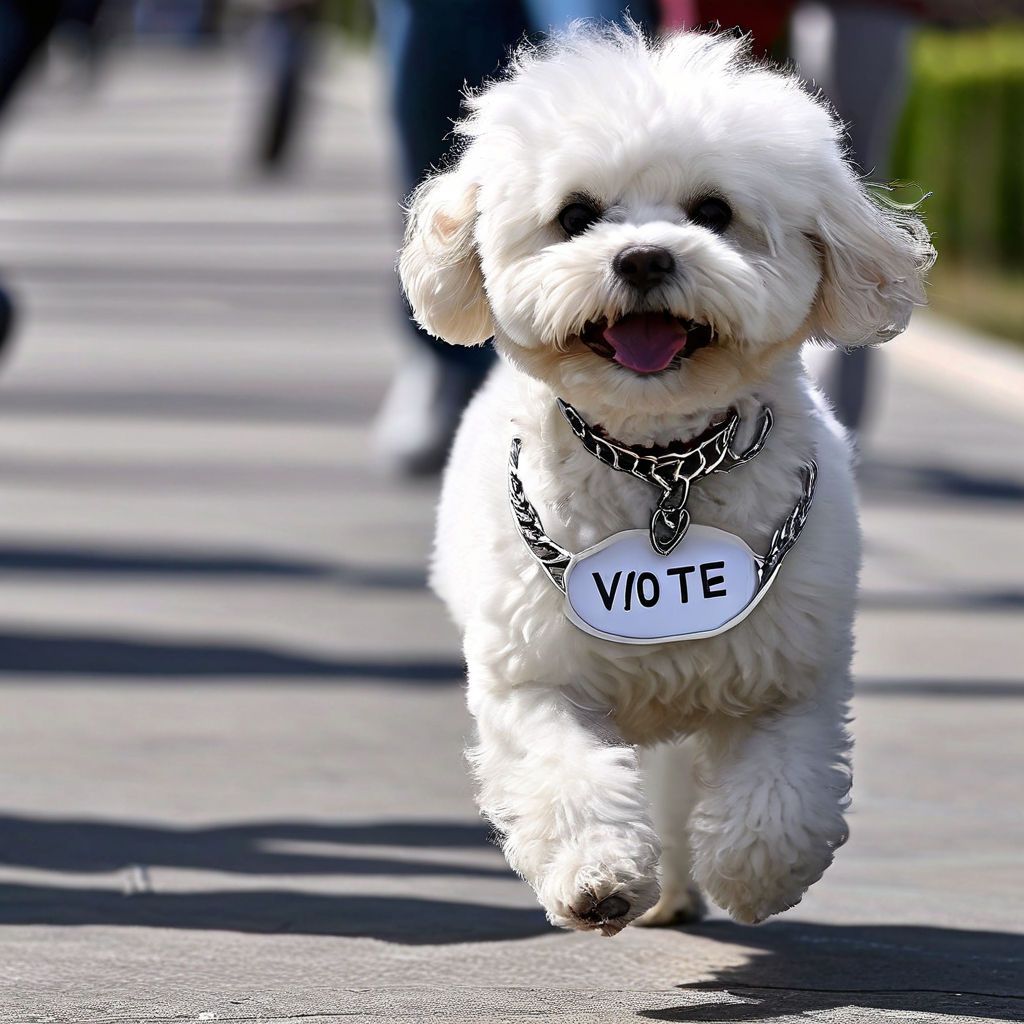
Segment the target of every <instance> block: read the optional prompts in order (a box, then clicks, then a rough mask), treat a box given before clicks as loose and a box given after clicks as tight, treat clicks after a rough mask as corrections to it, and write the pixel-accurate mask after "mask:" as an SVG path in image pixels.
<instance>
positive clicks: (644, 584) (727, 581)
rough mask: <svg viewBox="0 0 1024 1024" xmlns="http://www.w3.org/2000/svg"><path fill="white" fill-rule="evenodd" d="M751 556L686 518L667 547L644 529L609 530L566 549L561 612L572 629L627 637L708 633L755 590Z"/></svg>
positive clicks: (732, 621) (726, 623)
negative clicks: (684, 528)
mask: <svg viewBox="0 0 1024 1024" xmlns="http://www.w3.org/2000/svg"><path fill="white" fill-rule="evenodd" d="M758 567H759V560H758V558H757V556H755V555H754V553H753V551H751V550H750V548H749V547H747V545H746V544H745V543H744V542H743V541H742V540H740V538H739V537H736V536H734V535H733V534H731V533H726V532H725V531H724V530H718V529H716V528H715V527H713V526H698V525H691V526H690V528H689V530H688V532H687V533H686V536H685V537H684V538H683V540H682V541H681V542H680V543H679V544H678V546H677V547H676V548H675V549H674V550H673V551H672V553H671V554H670V555H660V554H658V552H656V551H655V550H654V549H653V548H652V547H651V542H650V536H649V533H648V531H647V530H626V531H624V532H623V533H616V534H614V535H613V536H611V537H609V538H608V539H607V540H604V541H602V542H601V543H600V544H595V545H594V546H593V547H591V548H587V549H586V550H585V551H581V552H580V553H579V554H577V555H573V558H572V561H571V562H570V563H569V566H568V568H567V569H566V572H565V594H566V614H567V615H568V616H569V618H570V619H571V620H572V622H573V623H575V624H576V625H577V626H579V628H580V629H582V630H584V631H585V632H587V633H590V634H592V635H593V636H598V637H602V638H603V639H605V640H614V641H617V642H619V643H627V644H651V643H665V642H666V641H671V640H697V639H700V638H702V637H709V636H715V635H716V634H718V633H723V632H725V630H727V629H730V628H731V627H732V626H734V625H736V624H737V623H738V622H740V621H742V620H743V619H744V618H746V616H747V615H748V614H749V613H750V612H751V611H752V610H753V609H754V607H755V606H756V605H757V603H758V601H759V600H760V598H761V597H762V596H763V595H764V593H765V591H766V590H767V589H768V588H767V587H764V588H762V589H761V590H758Z"/></svg>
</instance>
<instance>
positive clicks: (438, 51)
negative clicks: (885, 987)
mask: <svg viewBox="0 0 1024 1024" xmlns="http://www.w3.org/2000/svg"><path fill="white" fill-rule="evenodd" d="M627 11H628V14H629V16H630V17H632V18H633V19H634V20H635V21H637V22H639V23H640V24H641V25H643V26H644V27H645V28H647V29H648V30H650V31H653V30H654V29H655V28H656V24H657V18H656V10H655V3H654V0H632V2H631V3H629V4H628V8H627V6H626V5H625V4H623V3H621V2H620V0H486V2H484V0H378V2H377V17H378V32H379V35H380V39H381V43H382V46H383V49H384V55H385V59H386V62H387V70H388V75H389V80H390V82H389V84H390V94H391V108H392V113H393V117H394V122H395V126H396V129H397V136H398V148H399V168H400V175H401V185H402V189H403V195H408V194H409V193H410V192H412V190H413V189H414V188H415V187H416V186H417V185H418V184H419V183H420V182H421V181H422V180H423V178H424V177H425V176H426V175H427V173H428V172H429V171H430V170H431V169H432V168H434V167H438V166H440V165H441V164H442V163H443V162H444V160H445V157H446V154H447V153H448V150H449V148H450V146H451V143H452V124H453V122H454V121H456V120H457V119H458V118H459V117H460V116H461V100H462V91H463V88H464V86H465V85H467V84H468V85H470V86H475V85H478V84H479V83H480V82H481V81H483V80H484V79H485V78H487V77H489V76H492V75H494V74H495V73H496V72H498V71H499V69H500V67H501V64H502V62H503V61H504V60H505V59H506V58H507V57H508V54H509V51H510V49H511V48H512V47H513V46H514V45H515V44H516V43H517V42H519V40H520V39H521V38H522V37H523V36H524V35H532V36H537V35H540V34H543V33H545V32H549V31H551V30H552V29H557V28H560V27H562V26H564V25H566V24H567V23H568V22H570V21H572V20H573V19H575V18H588V19H592V20H597V21H609V22H621V21H622V20H623V18H624V17H625V15H626V13H627ZM406 319H407V320H408V324H409V329H408V332H407V334H408V340H409V345H408V346H407V351H405V352H403V353H402V354H401V355H400V357H399V365H398V369H397V371H396V374H395V377H394V379H393V381H392V384H391V387H390V390H389V392H388V394H387V396H386V398H385V400H384V404H383V406H382V408H381V411H380V413H379V414H378V418H377V424H376V442H377V445H378V448H379V450H380V452H381V455H382V456H383V458H384V459H385V460H386V461H387V463H388V464H389V465H390V466H391V467H392V468H394V469H395V470H397V471H398V472H401V473H403V474H407V475H410V476H415V475H423V474H431V473H437V472H439V471H440V469H441V468H442V466H443V465H444V462H445V459H446V457H447V454H448V448H449V446H450V444H451V440H452V437H453V436H454V433H455V428H456V427H457V426H458V422H459V417H460V416H461V415H462V410H463V408H464V407H465V405H466V403H467V402H468V401H469V399H470V397H471V396H472V394H473V392H474V391H475V390H476V388H477V387H478V385H479V384H480V382H481V381H482V380H483V378H484V376H485V375H486V373H487V371H488V370H489V369H490V366H491V363H492V361H493V359H494V354H493V352H492V350H491V349H490V347H489V346H484V347H479V348H465V347H463V346H461V345H458V346H456V345H445V344H444V342H441V341H438V340H437V339H435V338H431V337H430V336H429V335H428V334H427V333H426V332H424V331H422V330H420V329H419V328H418V327H416V325H415V324H414V323H413V322H412V320H411V318H410V315H409V313H408V311H407V312H406Z"/></svg>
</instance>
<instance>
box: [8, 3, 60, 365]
mask: <svg viewBox="0 0 1024 1024" xmlns="http://www.w3.org/2000/svg"><path fill="white" fill-rule="evenodd" d="M62 8H63V4H62V3H61V0H0V117H2V116H3V115H4V114H5V113H6V111H7V107H8V105H9V103H10V100H11V97H12V96H13V95H14V93H15V91H16V89H17V87H18V85H19V84H20V83H21V81H22V78H23V77H24V75H25V72H26V71H27V70H28V69H29V67H30V66H31V65H32V64H33V63H34V61H35V59H36V57H37V56H38V55H39V54H40V53H41V52H42V50H43V48H44V47H45V45H46V41H47V40H48V39H49V38H50V35H51V33H52V32H53V30H54V27H55V26H56V24H57V20H58V18H59V17H60V14H61V11H62ZM13 326H14V303H13V301H12V300H11V297H10V295H9V294H8V292H7V289H6V288H4V287H3V284H2V282H0V352H2V351H3V350H4V349H6V347H7V344H8V342H9V340H10V337H11V332H12V328H13Z"/></svg>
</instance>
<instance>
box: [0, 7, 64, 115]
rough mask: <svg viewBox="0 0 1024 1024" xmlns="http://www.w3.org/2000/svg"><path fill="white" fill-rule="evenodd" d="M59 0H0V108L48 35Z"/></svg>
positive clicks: (58, 9) (55, 22)
mask: <svg viewBox="0 0 1024 1024" xmlns="http://www.w3.org/2000/svg"><path fill="white" fill-rule="evenodd" d="M60 8H61V3H60V0H0V110H2V109H3V107H4V106H5V105H6V104H7V101H8V100H9V99H10V98H11V96H12V95H13V93H14V90H15V88H16V87H17V85H18V82H19V81H20V80H21V76H22V75H23V74H24V73H25V71H26V70H27V69H28V67H29V65H30V64H31V63H32V61H33V59H34V58H35V57H36V55H37V54H38V53H39V51H40V50H41V49H42V48H43V44H44V43H45V42H46V40H47V39H48V38H49V36H50V33H51V32H52V31H53V28H54V26H55V25H56V24H57V17H58V15H59V14H60Z"/></svg>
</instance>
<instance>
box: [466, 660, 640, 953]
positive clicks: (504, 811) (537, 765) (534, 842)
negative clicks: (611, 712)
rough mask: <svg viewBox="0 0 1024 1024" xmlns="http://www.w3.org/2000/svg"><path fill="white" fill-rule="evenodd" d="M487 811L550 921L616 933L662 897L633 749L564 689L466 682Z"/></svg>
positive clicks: (482, 803)
mask: <svg viewBox="0 0 1024 1024" xmlns="http://www.w3.org/2000/svg"><path fill="white" fill-rule="evenodd" d="M470 694H471V696H470V710H471V711H472V712H473V714H474V716H475V717H476V720H477V726H478V730H479V742H478V744H477V746H476V747H475V749H474V750H473V751H472V752H471V759H472V762H473V766H474V768H475V771H476V776H477V779H478V781H479V786H480V794H479V801H480V807H481V810H482V811H483V812H484V814H485V815H486V816H487V817H488V818H489V819H490V820H491V822H492V823H493V824H494V825H495V827H496V828H497V829H498V831H499V832H500V833H501V834H502V836H503V846H504V850H505V856H506V857H507V858H508V862H509V864H510V865H511V866H512V867H513V868H514V869H515V870H516V871H517V872H518V873H519V874H520V875H522V876H523V878H525V879H526V881H527V882H529V883H530V885H531V886H533V888H534V891H535V892H536V893H537V897H538V899H539V900H540V902H541V904H542V905H543V906H544V909H545V910H546V911H547V914H548V919H549V920H550V921H551V923H552V924H554V925H558V926H559V927H562V928H578V929H596V930H599V931H601V932H603V933H604V934H605V935H614V934H616V933H617V932H619V931H621V930H622V928H623V927H625V925H627V924H628V923H629V922H630V921H632V920H634V919H635V918H636V917H638V916H639V915H640V914H642V913H644V911H646V910H648V909H649V908H650V907H652V906H653V905H654V903H655V901H656V900H657V898H658V881H657V864H658V853H659V843H658V837H657V834H656V833H655V831H654V829H653V828H652V826H651V822H650V815H649V812H648V808H647V803H646V800H645V798H644V795H643V791H642V787H641V777H640V770H639V765H638V762H637V755H636V751H635V750H634V749H633V747H631V746H629V745H627V744H626V743H625V742H624V741H623V739H622V737H621V736H620V735H619V733H618V731H617V730H616V729H615V726H614V724H613V723H612V722H611V720H610V719H609V717H608V716H607V714H606V713H602V712H591V711H586V710H583V709H581V708H580V707H579V706H578V705H577V704H575V703H573V702H572V701H570V700H569V699H568V698H567V697H566V696H565V695H564V694H563V693H562V692H561V691H559V690H556V689H549V688H540V687H530V688H520V689H515V690H512V691H507V690H506V691H504V692H500V691H496V690H495V689H494V688H491V687H488V688H486V689H484V688H483V687H481V686H478V685H474V681H473V680H472V679H471V682H470Z"/></svg>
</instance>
